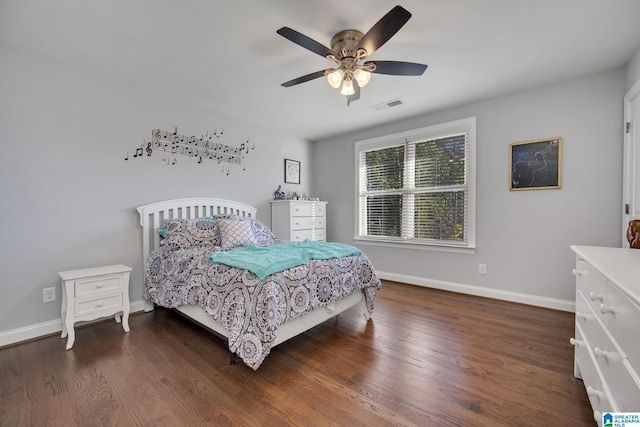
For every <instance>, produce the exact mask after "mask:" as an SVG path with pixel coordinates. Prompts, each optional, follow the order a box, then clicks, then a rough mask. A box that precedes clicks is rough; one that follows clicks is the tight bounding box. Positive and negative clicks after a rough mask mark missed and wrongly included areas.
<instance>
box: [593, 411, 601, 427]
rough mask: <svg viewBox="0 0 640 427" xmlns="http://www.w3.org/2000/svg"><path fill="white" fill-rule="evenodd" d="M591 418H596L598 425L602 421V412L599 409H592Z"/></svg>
mask: <svg viewBox="0 0 640 427" xmlns="http://www.w3.org/2000/svg"><path fill="white" fill-rule="evenodd" d="M593 419H594V420H596V422H597V423H598V425H600V423H601V422H602V412H600V411H593Z"/></svg>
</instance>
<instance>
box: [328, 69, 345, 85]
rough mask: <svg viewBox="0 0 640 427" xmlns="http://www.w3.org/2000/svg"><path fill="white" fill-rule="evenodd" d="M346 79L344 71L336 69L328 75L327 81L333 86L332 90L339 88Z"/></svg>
mask: <svg viewBox="0 0 640 427" xmlns="http://www.w3.org/2000/svg"><path fill="white" fill-rule="evenodd" d="M343 78H344V71H342V70H341V69H340V68H336V69H335V70H333V71H331V72H330V73H327V81H328V82H329V84H330V85H331V87H332V88H335V89H337V88H339V87H340V84H341V83H342V79H343Z"/></svg>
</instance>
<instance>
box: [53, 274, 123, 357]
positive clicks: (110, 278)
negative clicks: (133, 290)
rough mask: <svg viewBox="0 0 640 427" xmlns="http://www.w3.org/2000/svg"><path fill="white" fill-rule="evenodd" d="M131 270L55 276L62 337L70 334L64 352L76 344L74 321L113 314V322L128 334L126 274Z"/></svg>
mask: <svg viewBox="0 0 640 427" xmlns="http://www.w3.org/2000/svg"><path fill="white" fill-rule="evenodd" d="M130 272H131V267H127V266H126V265H121V264H118V265H109V266H106V267H97V268H86V269H83V270H70V271H62V272H60V273H58V274H59V275H60V280H61V282H62V309H61V314H62V338H64V337H66V336H67V335H69V339H68V340H67V350H69V349H70V348H71V347H73V342H74V341H75V330H74V329H73V326H74V324H75V323H76V322H81V321H87V320H95V319H98V318H100V317H106V316H111V315H115V319H116V322H118V323H120V321H121V319H120V316H121V315H122V327H123V329H124V330H125V332H129V310H130V303H129V274H130Z"/></svg>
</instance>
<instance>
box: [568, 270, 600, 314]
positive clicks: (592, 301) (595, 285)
mask: <svg viewBox="0 0 640 427" xmlns="http://www.w3.org/2000/svg"><path fill="white" fill-rule="evenodd" d="M575 275H576V287H577V289H578V290H580V291H582V294H583V295H584V296H585V298H586V300H587V302H588V303H589V305H590V306H591V308H592V309H593V311H594V312H595V313H596V314H597V313H599V310H600V304H602V301H603V300H604V297H605V295H604V294H605V288H606V286H605V284H606V280H605V278H604V277H602V276H601V275H600V274H599V273H598V272H597V271H596V270H594V269H593V267H591V266H590V265H589V264H587V263H586V262H584V261H583V260H581V259H578V261H577V262H576V270H575Z"/></svg>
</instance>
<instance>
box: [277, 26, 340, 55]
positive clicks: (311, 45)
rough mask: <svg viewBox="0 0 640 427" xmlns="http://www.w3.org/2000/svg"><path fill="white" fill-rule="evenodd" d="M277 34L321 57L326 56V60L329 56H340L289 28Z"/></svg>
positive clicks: (282, 29) (283, 28)
mask: <svg viewBox="0 0 640 427" xmlns="http://www.w3.org/2000/svg"><path fill="white" fill-rule="evenodd" d="M276 32H277V33H278V34H280V35H281V36H282V37H284V38H286V39H289V40H291V41H292V42H294V43H295V44H297V45H299V46H302V47H303V48H305V49H308V50H310V51H311V52H313V53H317V54H318V55H320V56H324V57H325V58H326V57H327V55H333V56H338V54H337V53H335V52H334V51H332V50H331V49H329V48H328V47H326V46H324V45H322V44H320V43H318V42H317V41H315V40H313V39H311V38H309V37H307V36H305V35H304V34H301V33H299V32H297V31H296V30H292V29H291V28H289V27H282V28H280V29H279V30H278V31H276Z"/></svg>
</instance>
